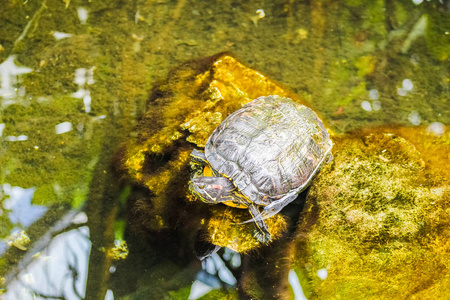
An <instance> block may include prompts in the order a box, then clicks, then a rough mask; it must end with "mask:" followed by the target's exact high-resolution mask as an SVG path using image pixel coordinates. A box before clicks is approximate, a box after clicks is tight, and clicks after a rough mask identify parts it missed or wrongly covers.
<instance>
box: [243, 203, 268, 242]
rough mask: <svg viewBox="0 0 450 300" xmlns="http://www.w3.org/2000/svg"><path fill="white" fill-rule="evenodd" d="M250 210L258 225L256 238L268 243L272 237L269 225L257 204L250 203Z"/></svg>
mask: <svg viewBox="0 0 450 300" xmlns="http://www.w3.org/2000/svg"><path fill="white" fill-rule="evenodd" d="M248 211H249V212H250V214H251V215H252V218H253V220H254V221H255V224H256V227H257V230H256V232H255V235H254V236H255V238H256V239H257V240H258V241H260V242H261V243H263V244H268V243H269V242H270V240H271V239H272V238H271V236H270V232H269V227H267V224H266V223H265V222H264V219H263V218H262V216H261V213H260V212H259V210H258V207H257V206H256V205H255V204H253V203H250V204H249V205H248Z"/></svg>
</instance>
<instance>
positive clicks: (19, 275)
mask: <svg viewBox="0 0 450 300" xmlns="http://www.w3.org/2000/svg"><path fill="white" fill-rule="evenodd" d="M85 222H86V215H85V214H84V213H76V212H75V211H72V212H69V213H68V214H67V215H66V216H65V217H63V218H62V220H61V221H60V222H58V223H57V224H56V225H55V226H54V227H53V228H51V229H50V230H49V231H48V232H47V233H46V234H45V235H43V236H42V237H41V238H40V239H39V240H38V241H36V242H35V243H34V244H33V248H31V249H29V250H28V251H27V254H26V255H25V256H24V257H23V258H22V259H21V260H20V262H18V264H17V267H16V268H15V269H13V270H11V271H10V272H9V273H8V274H6V276H5V285H6V286H7V291H6V293H5V294H3V295H2V299H6V300H14V299H24V300H26V299H36V298H57V299H84V295H85V288H86V278H87V269H88V258H89V252H90V247H91V243H90V241H89V228H88V227H87V226H83V224H84V223H85ZM74 225H75V226H76V227H77V228H76V229H70V227H71V226H74ZM66 229H69V230H68V231H64V230H66Z"/></svg>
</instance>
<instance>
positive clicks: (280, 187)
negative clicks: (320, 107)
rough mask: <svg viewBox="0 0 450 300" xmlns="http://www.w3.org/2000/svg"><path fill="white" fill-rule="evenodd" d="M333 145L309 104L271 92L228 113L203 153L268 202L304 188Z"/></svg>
mask: <svg viewBox="0 0 450 300" xmlns="http://www.w3.org/2000/svg"><path fill="white" fill-rule="evenodd" d="M331 147H332V142H331V140H330V139H329V136H328V132H327V130H326V129H325V127H324V126H323V123H322V122H321V121H320V119H319V118H318V117H317V115H316V114H315V113H314V112H313V111H312V110H311V109H310V108H308V107H306V106H303V105H300V104H297V103H295V102H293V101H292V100H290V99H288V98H280V97H278V96H268V97H260V98H257V99H255V100H253V101H252V102H250V103H248V104H246V105H245V106H243V107H242V108H241V109H239V110H237V111H236V112H234V113H233V114H231V115H230V116H228V118H227V119H226V120H225V121H223V122H222V124H221V125H220V126H219V127H218V128H217V129H216V130H215V131H214V132H213V134H212V135H211V136H210V138H209V139H208V141H207V144H206V148H205V155H206V158H207V160H208V161H209V163H210V164H211V166H212V168H214V169H216V170H217V171H218V172H219V173H220V174H222V175H223V176H225V177H228V178H230V179H231V180H232V181H233V183H234V185H235V186H236V187H237V188H238V189H239V190H240V191H241V192H242V193H243V194H244V195H245V196H246V197H247V198H248V199H249V200H250V201H252V202H254V203H255V204H259V205H267V204H270V202H271V201H273V200H275V199H281V198H283V196H284V195H288V194H289V195H291V194H292V193H293V192H300V191H301V189H304V188H305V187H306V185H307V184H308V183H309V181H310V179H311V177H312V176H314V175H315V172H316V171H317V169H318V168H319V167H320V164H321V163H324V161H325V159H324V156H325V155H326V154H327V153H329V151H330V149H331Z"/></svg>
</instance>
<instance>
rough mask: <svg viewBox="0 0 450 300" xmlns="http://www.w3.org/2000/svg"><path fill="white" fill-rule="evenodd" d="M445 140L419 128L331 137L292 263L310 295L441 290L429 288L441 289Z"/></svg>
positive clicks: (447, 194) (446, 215)
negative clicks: (328, 159) (304, 276)
mask: <svg viewBox="0 0 450 300" xmlns="http://www.w3.org/2000/svg"><path fill="white" fill-rule="evenodd" d="M448 142H449V138H448V137H446V138H442V137H436V136H433V135H429V134H427V133H426V130H425V129H423V128H421V129H407V128H406V129H405V128H400V129H384V130H382V129H379V130H371V133H370V134H369V133H368V131H366V132H363V133H359V134H353V135H351V136H346V137H341V138H336V140H335V144H336V147H335V149H334V153H333V154H334V160H333V162H332V163H331V164H329V165H327V166H325V167H324V169H323V170H322V171H321V173H320V174H319V175H318V177H317V178H316V180H315V181H314V183H313V185H312V187H311V189H310V192H309V195H308V197H307V203H306V207H305V211H304V215H303V217H302V220H303V221H302V222H301V224H300V226H299V238H298V240H297V253H296V264H298V266H303V267H304V266H306V265H309V266H310V268H309V270H308V273H309V276H310V278H309V280H310V281H311V282H312V288H313V295H314V297H313V298H319V299H335V298H336V297H338V298H342V299H353V298H355V297H357V298H361V295H364V299H371V297H377V298H393V297H394V298H396V297H397V296H398V295H405V297H406V298H411V297H413V296H414V295H416V296H417V295H425V294H427V297H428V299H439V298H442V297H443V296H444V295H446V294H447V293H448V288H445V289H438V288H436V285H438V286H440V287H444V286H448V284H449V279H448V276H445V274H446V272H447V270H448V269H449V268H450V263H449V260H448V250H449V245H450V234H449V233H448V231H447V230H445V228H448V226H449V225H450V221H449V220H450V209H449V207H450V185H449V183H450V177H449V176H448V175H449V174H448V171H447V170H446V168H445V167H443V166H445V165H448V163H450V157H449V155H448V153H450V152H449V151H450V147H449V145H448ZM427 149H430V151H427ZM436 159H439V160H436ZM433 177H434V178H435V177H438V178H441V179H442V180H440V181H438V182H437V181H436V180H434V179H432V178H433ZM430 178H431V179H430ZM324 268H325V269H326V270H327V272H328V276H327V278H326V279H325V280H322V279H320V278H319V277H318V276H317V275H316V272H317V271H318V270H320V269H324ZM431 278H432V279H431ZM426 290H427V291H428V293H425V292H424V291H426ZM431 293H433V294H431ZM417 299H418V298H417Z"/></svg>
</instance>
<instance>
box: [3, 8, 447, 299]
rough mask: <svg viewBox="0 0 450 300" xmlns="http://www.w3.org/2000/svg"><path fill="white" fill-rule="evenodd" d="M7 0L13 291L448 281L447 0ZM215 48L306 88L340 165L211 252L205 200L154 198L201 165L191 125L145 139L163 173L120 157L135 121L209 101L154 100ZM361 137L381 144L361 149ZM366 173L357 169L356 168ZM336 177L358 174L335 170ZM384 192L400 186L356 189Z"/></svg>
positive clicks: (6, 195) (165, 120) (319, 290)
mask: <svg viewBox="0 0 450 300" xmlns="http://www.w3.org/2000/svg"><path fill="white" fill-rule="evenodd" d="M1 7H2V8H1V10H0V83H1V86H0V142H1V148H0V284H1V290H0V298H2V299H7V300H11V299H250V298H252V299H338V298H342V299H352V298H355V297H358V298H359V299H374V298H380V299H382V298H389V299H406V298H409V299H414V298H415V297H416V298H415V299H443V297H444V295H447V297H448V295H449V294H450V290H449V286H450V279H449V278H450V276H449V273H448V272H449V268H450V264H449V263H448V261H450V252H449V249H450V248H449V245H450V234H449V233H448V232H450V230H449V226H450V223H449V222H448V221H446V220H449V218H448V217H449V214H450V178H449V177H450V176H449V175H450V173H449V172H448V171H447V170H446V169H445V166H446V164H447V163H448V162H450V156H449V155H448V153H450V149H449V147H450V127H448V126H449V125H450V87H449V84H450V74H449V70H450V64H449V56H450V2H449V1H447V0H430V1H420V0H405V1H395V0H385V1H360V0H345V1H329V0H325V1H318V0H311V1H294V0H285V1H283V0H276V1H263V0H260V1H233V0H223V1H194V0H190V1H189V0H133V1H116V0H111V1H86V0H11V1H2V3H1ZM221 52H227V53H229V55H231V56H233V57H235V58H236V59H237V60H238V61H239V62H240V63H242V64H243V65H245V66H246V67H247V68H249V70H251V72H256V71H257V72H260V73H258V74H264V75H261V76H265V77H264V78H270V80H272V81H273V82H276V84H277V85H278V86H279V87H281V88H282V89H284V90H285V91H287V92H286V93H287V94H289V93H291V94H295V95H298V98H299V99H301V101H302V103H303V104H306V105H308V106H310V107H311V108H313V109H314V110H315V111H316V112H317V113H318V114H319V115H320V116H321V119H322V120H323V121H324V123H325V124H326V126H327V128H328V129H329V131H330V133H331V135H332V139H333V140H334V142H335V145H336V150H335V151H336V153H337V154H336V155H335V158H336V159H335V163H334V164H333V165H332V166H329V167H327V168H325V169H324V170H323V171H327V172H328V173H329V174H332V175H330V176H329V177H324V176H323V177H321V179H320V180H317V183H314V185H313V187H312V188H311V193H310V194H311V195H310V196H309V195H308V196H307V193H303V194H302V195H300V197H299V199H298V200H297V201H296V202H295V203H293V204H292V205H291V207H290V209H289V211H283V214H284V216H285V217H286V219H287V220H290V221H288V222H287V225H286V226H287V228H284V227H283V230H282V231H283V232H284V234H283V235H282V236H281V233H280V236H281V237H280V238H279V239H277V240H275V241H274V242H273V243H272V244H271V245H269V246H264V245H259V246H258V247H256V248H255V249H250V250H249V251H245V252H244V253H238V252H236V251H233V250H231V249H229V248H226V247H223V248H222V249H220V250H218V251H217V252H208V250H204V253H209V254H211V253H214V254H212V255H210V256H209V257H208V258H207V259H205V260H203V261H200V260H199V259H198V258H197V257H196V256H195V255H194V250H195V251H196V253H197V255H201V253H202V250H198V247H202V246H204V247H206V248H208V247H209V249H210V247H211V244H208V243H206V245H201V242H199V238H198V237H199V236H200V237H201V236H202V234H208V233H204V232H203V231H201V230H199V231H198V232H197V231H196V230H194V229H193V228H199V226H200V227H201V225H203V223H204V222H205V219H204V217H203V215H201V214H202V213H205V214H208V213H211V212H206V211H204V209H203V208H202V207H203V206H202V205H201V203H200V204H198V203H197V202H198V201H197V202H195V201H189V200H187V199H186V201H185V202H186V203H187V204H186V203H185V204H183V206H181V207H177V206H176V205H172V206H169V208H168V209H170V211H167V210H168V209H166V211H164V209H163V208H158V205H163V206H164V205H165V204H164V203H163V204H161V203H160V202H158V201H166V202H169V203H170V202H171V201H175V200H174V199H175V198H176V197H175V196H173V197H172V196H171V195H175V194H176V195H178V196H179V195H180V194H181V193H182V192H183V193H184V192H185V191H186V190H187V181H188V179H189V178H188V177H189V174H187V175H186V174H184V173H183V171H179V170H180V169H181V170H185V169H183V168H185V167H186V165H187V164H184V167H180V166H179V165H176V164H177V163H178V162H180V161H183V160H182V157H183V155H184V153H185V152H183V151H181V150H179V152H177V151H178V150H177V149H185V148H183V147H187V146H186V143H185V142H186V141H184V143H175V142H174V143H173V144H170V145H169V144H167V143H166V142H165V140H164V141H161V140H160V141H159V143H160V144H158V143H155V145H156V146H158V147H159V146H160V145H163V146H161V147H166V148H164V149H165V150H163V151H160V152H158V151H156V150H155V151H154V152H151V151H150V150H148V149H147V150H148V151H147V150H146V151H147V152H145V155H147V156H148V157H150V159H149V161H150V162H149V164H148V165H145V166H144V167H145V168H148V170H149V172H150V173H151V172H156V173H157V172H158V170H160V169H161V170H169V171H170V170H177V172H179V173H177V175H176V176H175V175H173V174H171V173H170V172H169V171H167V172H169V173H170V174H169V173H164V176H165V177H164V176H160V177H158V176H156V175H155V176H154V174H150V175H149V176H150V177H149V178H150V179H149V180H154V182H153V183H152V184H150V183H149V182H150V181H148V182H147V185H148V187H149V188H150V190H149V189H147V188H146V186H145V184H144V185H142V184H141V185H140V184H139V182H138V183H136V182H135V181H133V180H132V179H130V178H128V177H133V176H135V178H134V179H135V180H136V178H137V177H139V176H140V175H142V174H140V173H139V172H138V171H136V170H135V169H133V168H132V167H130V168H129V169H128V170H126V172H125V173H124V172H123V170H122V169H121V168H120V167H117V165H118V164H119V165H120V161H122V162H123V161H124V160H125V158H127V157H130V155H131V154H130V153H132V152H133V151H134V150H130V149H134V148H133V147H134V145H135V144H132V143H137V144H139V142H135V141H136V139H137V140H139V141H141V142H142V141H143V140H146V139H148V140H149V141H150V140H151V138H153V137H154V136H156V135H152V134H155V132H165V131H164V130H165V129H167V128H173V127H174V126H175V125H176V126H177V130H176V131H175V132H176V133H177V134H184V132H185V131H186V130H184V129H185V128H184V129H183V128H181V127H180V126H181V125H182V123H183V122H182V123H180V124H178V123H177V124H173V123H171V122H170V121H171V120H173V119H174V118H176V117H177V116H178V115H180V114H181V115H182V114H183V113H184V112H183V111H185V112H189V113H195V112H196V111H197V110H198V111H199V112H200V113H199V114H202V113H204V111H203V112H202V111H201V110H200V107H197V106H192V105H191V104H190V103H196V102H189V101H185V102H183V101H182V100H177V101H178V102H176V101H174V102H173V103H174V104H172V106H170V105H171V104H170V103H169V102H167V103H165V102H158V101H156V100H157V99H158V97H162V98H164V97H165V98H164V99H166V98H167V99H168V98H170V97H172V96H173V95H175V94H177V92H179V93H181V92H183V91H188V90H189V88H190V87H189V84H190V83H189V81H188V80H184V79H183V78H184V77H183V76H188V75H186V74H190V73H189V72H190V71H189V70H190V69H189V64H188V65H186V64H185V63H186V62H190V63H191V64H192V65H195V63H193V62H194V61H196V60H198V59H200V58H205V57H210V56H213V55H216V54H218V53H221ZM186 66H188V67H186ZM253 70H256V71H253ZM203 71H205V70H203ZM249 72H250V71H249ZM202 74H203V73H202ZM205 74H206V73H205ZM208 74H209V73H208ZM208 76H209V75H208ZM167 78H169V80H168V81H166V79H167ZM197 78H199V77H197ZM183 80H184V81H183ZM199 80H200V79H199ZM202 80H203V79H202ZM267 80H269V79H267ZM167 82H168V83H167ZM190 82H191V84H193V82H194V80H191V81H190ZM181 84H183V86H182V87H178V85H180V86H181ZM236 84H238V83H236ZM230 86H234V85H233V84H231V85H230ZM165 87H167V89H166V90H164V88H165ZM180 91H181V92H180ZM183 93H184V92H183ZM186 93H189V92H186ZM242 93H245V91H242ZM168 95H169V96H168ZM189 97H191V96H189ZM149 99H150V101H149ZM155 99H156V100H155ZM180 99H182V98H180ZM155 101H156V102H155ZM155 103H157V104H155ZM158 103H159V104H158ZM161 103H163V104H161ZM230 107H231V106H230ZM227 109H230V108H227ZM211 118H212V117H211ZM142 119H144V121H140V120H142ZM211 122H212V121H211ZM212 123H214V122H212ZM183 126H184V124H183ZM183 130H184V131H183ZM180 132H181V133H180ZM371 134H372V135H371ZM373 134H374V135H373ZM392 134H395V136H396V137H394V138H392V139H391V136H392ZM162 136H164V135H162ZM172 137H173V136H171V138H172ZM359 137H361V138H359ZM372 137H373V138H372ZM177 138H178V136H177V137H173V140H176V139H177ZM352 138H355V140H352ZM186 140H187V141H188V142H192V140H189V138H187V139H186ZM131 141H133V142H131ZM359 141H363V142H359ZM149 143H150V142H149ZM130 144H132V145H133V146H130ZM194 144H195V142H194V143H192V145H191V148H193V147H194ZM197 145H198V144H197ZM339 145H341V146H339ZM342 145H345V146H342ZM371 145H374V146H371ZM364 147H367V149H366V148H364ZM349 149H357V150H355V151H353V150H352V151H350V150H349ZM358 149H363V150H361V152H358V151H360V150H358ZM364 149H365V150H364ZM377 149H378V150H377ZM152 151H153V150H152ZM333 151H334V150H333ZM377 151H378V152H377ZM186 153H187V152H186ZM361 153H363V154H361ZM373 153H376V154H373ZM366 154H367V157H369V158H370V157H377V159H380V161H379V162H376V163H373V160H370V159H372V158H370V159H367V161H368V163H367V164H364V163H363V162H364V161H365V160H364V159H365V158H364V157H366V156H364V155H366ZM372 154H373V156H370V155H372ZM174 156H176V158H174ZM346 159H350V160H351V161H352V162H353V165H352V166H350V165H348V164H347V160H346ZM339 163H341V165H339ZM356 165H357V166H358V168H357V167H355V166H356ZM166 166H170V168H167V169H164V168H166ZM344 166H345V167H344ZM390 166H394V167H393V168H394V169H390ZM141 167H142V166H141ZM171 168H172V169H171ZM186 168H187V167H186ZM352 168H353V169H352ZM396 168H397V169H396ZM118 169H121V170H118ZM146 170H147V169H146ZM186 170H187V169H186ZM135 171H136V172H135ZM350 171H351V174H350ZM173 172H175V171H173ZM364 172H368V173H367V174H366V173H364ZM136 174H137V175H136ZM178 174H181V175H183V174H184V177H183V176H181V175H180V176H181V177H179V176H178ZM352 174H353V175H352ZM354 174H358V176H360V177H364V180H363V179H360V180H359V179H358V180H359V181H352V180H354V179H355V175H354ZM365 174H366V175H365ZM172 175H173V176H172ZM143 176H144V177H145V176H146V175H145V174H144V175H143ZM152 176H153V177H152ZM171 176H172V177H171ZM333 176H334V177H333ZM146 178H147V177H146ZM166 178H171V179H170V180H168V181H167V182H165V181H164V180H165V179H166ZM339 178H345V182H342V183H339V184H336V185H334V182H336V180H339ZM137 181H139V180H137ZM378 181H379V182H378ZM349 182H355V183H354V184H353V183H352V184H349ZM150 185H152V186H153V187H154V188H152V187H150ZM324 187H331V188H330V189H329V190H326V189H324ZM158 189H160V190H164V193H163V195H164V197H163V198H161V197H162V196H161V197H160V196H159V194H158V191H160V190H158ZM321 190H326V191H327V192H326V195H325V196H324V195H321V194H320V191H321ZM336 191H339V192H336ZM324 193H325V192H324ZM352 193H353V194H352ZM337 194H338V196H335V195H337ZM183 195H185V194H183ZM368 195H369V196H368ZM178 196H177V197H178ZM344 196H345V197H344ZM158 197H159V198H158ZM333 197H334V198H333ZM377 197H378V198H377ZM342 198H346V199H347V200H349V201H350V202H345V203H344V202H342V201H341V199H342ZM149 199H151V200H149ZM154 199H160V200H158V201H156V200H154ZM161 199H162V200H161ZM177 199H178V200H179V197H178V198H177ZM324 199H325V200H327V199H328V200H329V199H334V200H333V201H331V200H329V201H320V200H324ZM371 199H372V200H371ZM373 199H388V200H389V201H391V202H383V201H381V200H380V201H378V200H377V201H378V202H379V203H383V205H379V206H377V205H373V204H371V205H368V204H367V202H365V204H364V207H365V210H361V209H360V207H359V206H358V205H359V204H358V203H362V202H364V201H366V200H367V201H368V202H370V201H373ZM178 200H176V201H178ZM316 200H317V201H316ZM392 201H393V202H392ZM394 202H395V203H394ZM406 202H408V203H407V204H405V203H406ZM173 203H178V202H173ZM305 203H306V204H305ZM320 203H324V204H323V205H322V204H320ZM349 203H350V204H349ZM392 203H394V204H393V205H392V206H390V205H391V204H392ZM184 205H186V206H184ZM369 206H370V207H369ZM164 207H166V206H164ZM198 207H199V208H198ZM158 209H160V210H158ZM161 211H163V212H162V213H161ZM229 211H231V214H232V215H234V213H233V210H230V209H228V210H227V211H226V212H227V213H228V212H229ZM305 211H306V212H305ZM317 211H319V212H317ZM217 212H221V210H220V208H218V209H217V210H216V211H215V212H213V214H214V213H217ZM307 212H310V213H311V212H315V214H314V218H313V219H314V220H315V221H314V222H310V220H311V219H312V218H309V217H308V216H309V215H308V213H307ZM199 214H200V215H199ZM236 214H237V213H236ZM431 216H432V217H431ZM224 218H225V217H224ZM194 220H195V221H194ZM197 221H198V225H195V226H194V225H192V224H193V223H195V222H197ZM202 222H203V223H202ZM274 222H275V221H274ZM283 222H284V221H283ZM196 224H197V223H196ZM218 224H219V225H217V226H218V227H221V226H224V225H223V224H224V223H220V222H219V223H218ZM283 224H284V223H283ZM297 224H299V225H298V226H297ZM336 224H339V228H340V229H339V230H335V227H334V226H335V225H336ZM377 224H378V225H377ZM380 224H381V225H380ZM196 226H197V227H196ZM211 226H212V225H211ZM280 228H281V227H280ZM280 230H281V229H280ZM327 232H328V233H327ZM200 240H202V238H200ZM339 240H341V241H344V240H345V241H346V242H347V244H344V243H342V244H340V243H339ZM348 245H354V247H353V248H352V250H351V251H350V250H349V247H348ZM230 248H232V247H230ZM239 249H240V248H237V249H236V248H235V249H234V250H239ZM215 250H217V249H215ZM199 252H200V254H199ZM350 258H351V259H352V260H351V261H350V260H349V259H350ZM347 259H348V260H347ZM350 266H353V267H355V269H351V267H350ZM386 274H390V275H386ZM419 283H420V284H419Z"/></svg>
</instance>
